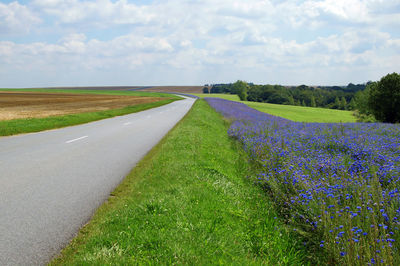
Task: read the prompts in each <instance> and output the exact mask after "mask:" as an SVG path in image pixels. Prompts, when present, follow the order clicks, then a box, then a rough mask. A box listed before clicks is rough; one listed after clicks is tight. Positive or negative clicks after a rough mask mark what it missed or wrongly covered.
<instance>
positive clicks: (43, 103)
mask: <svg viewBox="0 0 400 266" xmlns="http://www.w3.org/2000/svg"><path fill="white" fill-rule="evenodd" d="M164 99H166V98H160V97H137V96H116V95H99V94H96V95H93V94H69V93H37V92H9V91H0V120H11V119H18V118H37V117H48V116H56V115H65V114H76V113H84V112H95V111H104V110H110V109H116V108H123V107H126V106H132V105H137V104H142V103H150V102H156V101H160V100H164Z"/></svg>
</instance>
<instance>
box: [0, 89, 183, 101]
mask: <svg viewBox="0 0 400 266" xmlns="http://www.w3.org/2000/svg"><path fill="white" fill-rule="evenodd" d="M0 91H26V92H46V93H74V94H77V93H78V94H104V95H127V96H143V97H169V98H174V99H181V98H180V97H178V96H176V95H174V94H169V93H162V92H145V91H118V90H79V89H0Z"/></svg>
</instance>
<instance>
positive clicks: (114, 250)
mask: <svg viewBox="0 0 400 266" xmlns="http://www.w3.org/2000/svg"><path fill="white" fill-rule="evenodd" d="M227 128H228V122H226V121H224V120H223V119H222V117H221V116H220V115H219V114H217V113H216V112H215V111H214V110H213V109H211V107H209V106H208V104H207V103H206V102H205V101H203V100H199V101H197V102H196V103H195V105H194V107H193V108H192V110H191V111H190V112H189V113H188V115H187V116H186V117H185V118H184V119H183V120H182V121H181V122H180V123H179V124H178V125H177V126H176V127H175V128H174V129H173V130H172V131H170V133H169V134H168V135H167V136H166V137H165V138H164V139H163V140H162V141H161V142H160V143H159V144H158V145H157V146H156V147H155V148H153V150H152V151H151V152H150V153H149V154H148V155H146V156H145V158H144V159H143V160H142V161H141V162H140V163H139V164H138V165H137V166H136V167H135V168H134V169H133V171H132V172H131V173H130V174H129V175H128V176H127V177H126V178H125V180H124V181H123V182H122V183H121V184H120V186H119V187H118V188H117V189H116V190H115V191H114V192H113V193H112V196H111V197H110V198H109V200H108V201H107V202H106V203H105V204H103V205H102V206H101V207H100V208H99V209H98V210H97V212H96V213H95V215H94V217H93V219H92V220H91V221H90V223H89V224H87V226H85V227H84V228H83V229H82V230H81V231H80V233H79V235H78V236H77V238H75V239H74V240H73V241H72V242H71V243H70V245H69V246H68V247H67V248H66V249H64V250H63V252H62V254H61V256H60V257H58V258H56V259H55V260H54V261H53V262H52V263H51V264H52V265H59V264H62V265H105V264H107V265H132V264H139V265H142V264H149V265H150V264H160V265H165V264H190V265H210V264H235V265H261V264H267V265H271V264H288V265H300V264H304V263H305V262H304V258H305V253H304V252H305V251H304V250H302V249H301V248H299V244H298V242H296V239H297V238H296V237H293V236H292V235H291V233H289V232H288V231H287V230H286V229H285V226H284V225H283V224H282V223H281V222H280V220H279V219H274V217H275V216H276V214H275V212H274V210H273V209H272V207H271V204H270V203H269V201H268V198H267V196H266V194H265V192H263V191H262V190H261V189H260V188H259V187H258V186H255V185H254V184H253V183H252V182H250V181H249V179H246V177H247V176H248V175H250V174H251V171H250V167H249V165H248V163H247V159H246V157H245V153H244V152H243V150H242V148H241V146H239V144H238V143H237V142H235V141H234V140H232V139H230V138H229V137H228V136H227V133H226V132H227ZM291 232H292V231H291Z"/></svg>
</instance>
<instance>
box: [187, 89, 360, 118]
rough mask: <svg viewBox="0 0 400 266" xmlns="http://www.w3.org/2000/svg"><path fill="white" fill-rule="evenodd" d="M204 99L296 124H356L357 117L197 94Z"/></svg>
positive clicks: (220, 95)
mask: <svg viewBox="0 0 400 266" xmlns="http://www.w3.org/2000/svg"><path fill="white" fill-rule="evenodd" d="M195 95H196V96H198V97H201V98H204V97H209V98H221V99H225V100H230V101H235V102H241V103H244V104H246V105H247V106H249V107H251V108H254V109H256V110H258V111H261V112H263V113H267V114H271V115H275V116H280V117H283V118H286V119H289V120H292V121H295V122H316V123H349V122H356V120H357V119H356V117H355V116H354V115H353V112H351V111H343V110H335V109H327V108H317V107H304V106H293V105H283V104H272V103H259V102H250V101H240V100H239V97H238V96H237V95H233V94H219V93H215V94H195Z"/></svg>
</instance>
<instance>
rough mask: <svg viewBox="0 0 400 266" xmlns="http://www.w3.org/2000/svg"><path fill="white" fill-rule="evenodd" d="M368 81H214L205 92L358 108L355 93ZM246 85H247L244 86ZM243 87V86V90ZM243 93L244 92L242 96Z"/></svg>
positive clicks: (313, 104)
mask: <svg viewBox="0 0 400 266" xmlns="http://www.w3.org/2000/svg"><path fill="white" fill-rule="evenodd" d="M367 85H368V83H365V84H352V83H350V84H348V85H347V86H343V87H340V86H317V87H310V86H306V85H301V86H282V85H269V84H268V85H256V84H253V83H245V82H244V81H237V82H235V83H229V84H214V85H212V86H211V89H209V87H204V89H203V92H204V93H230V94H238V95H239V93H243V92H246V97H245V98H246V100H248V101H253V102H265V103H274V104H286V105H297V106H309V107H323V108H331V109H341V110H354V109H355V102H354V96H355V94H356V93H357V92H359V91H362V90H364V89H365V88H366V86H367ZM244 86H246V88H244ZM241 88H242V89H241ZM239 96H240V95H239Z"/></svg>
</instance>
